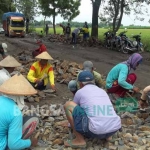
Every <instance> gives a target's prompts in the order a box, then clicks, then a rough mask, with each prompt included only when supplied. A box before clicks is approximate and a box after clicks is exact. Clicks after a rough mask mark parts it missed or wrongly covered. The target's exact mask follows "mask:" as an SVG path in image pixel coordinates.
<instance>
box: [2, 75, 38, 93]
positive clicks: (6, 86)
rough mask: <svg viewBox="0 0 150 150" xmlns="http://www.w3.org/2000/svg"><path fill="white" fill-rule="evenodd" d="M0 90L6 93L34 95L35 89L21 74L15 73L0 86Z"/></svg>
mask: <svg viewBox="0 0 150 150" xmlns="http://www.w3.org/2000/svg"><path fill="white" fill-rule="evenodd" d="M0 92H1V93H3V94H8V95H20V96H21V95H23V96H25V95H34V94H36V93H37V91H36V90H35V89H34V88H33V87H32V85H31V84H30V83H29V82H28V81H27V80H26V79H25V77H24V76H23V75H21V74H20V75H19V74H16V75H14V76H13V77H11V78H10V79H8V80H7V81H5V82H4V83H3V84H2V85H1V86H0Z"/></svg>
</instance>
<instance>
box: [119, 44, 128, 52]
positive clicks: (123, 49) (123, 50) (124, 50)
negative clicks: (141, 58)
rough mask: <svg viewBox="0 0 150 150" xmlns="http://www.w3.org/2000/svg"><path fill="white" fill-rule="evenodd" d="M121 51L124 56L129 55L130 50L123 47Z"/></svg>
mask: <svg viewBox="0 0 150 150" xmlns="http://www.w3.org/2000/svg"><path fill="white" fill-rule="evenodd" d="M121 51H122V52H123V53H124V54H128V53H129V50H128V49H126V45H122V47H121Z"/></svg>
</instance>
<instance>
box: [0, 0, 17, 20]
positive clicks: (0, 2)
mask: <svg viewBox="0 0 150 150" xmlns="http://www.w3.org/2000/svg"><path fill="white" fill-rule="evenodd" d="M13 11H16V7H15V5H14V3H13V1H12V0H0V17H1V18H2V15H3V13H6V12H13Z"/></svg>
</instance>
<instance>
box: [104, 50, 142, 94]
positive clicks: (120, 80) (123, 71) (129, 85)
mask: <svg viewBox="0 0 150 150" xmlns="http://www.w3.org/2000/svg"><path fill="white" fill-rule="evenodd" d="M142 59H143V57H142V56H141V55H140V54H138V53H134V54H132V55H131V56H130V57H129V59H128V60H127V61H125V62H122V63H119V64H117V65H116V66H115V67H113V68H112V69H111V71H110V72H109V73H108V76H107V78H106V89H107V91H108V93H114V94H116V95H118V96H119V97H124V96H125V94H126V92H127V91H129V90H133V91H134V92H139V89H138V88H137V87H135V86H134V85H133V84H134V83H135V81H136V78H137V77H136V74H134V73H130V71H131V69H133V70H136V68H137V67H138V65H139V64H141V63H142Z"/></svg>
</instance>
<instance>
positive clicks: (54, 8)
mask: <svg viewBox="0 0 150 150" xmlns="http://www.w3.org/2000/svg"><path fill="white" fill-rule="evenodd" d="M53 30H54V34H56V28H55V8H54V13H53Z"/></svg>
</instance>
